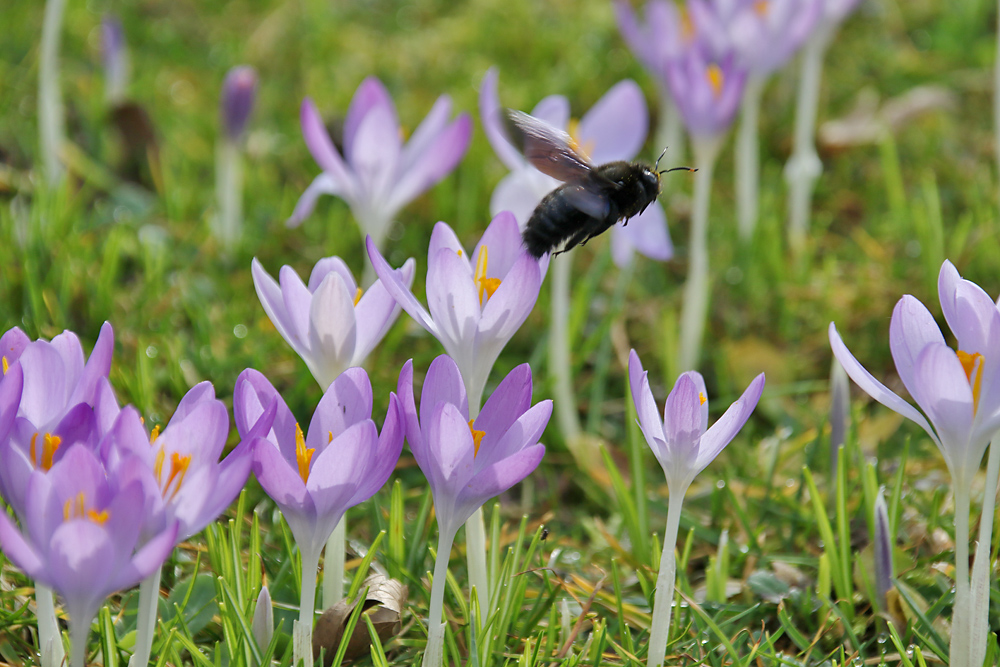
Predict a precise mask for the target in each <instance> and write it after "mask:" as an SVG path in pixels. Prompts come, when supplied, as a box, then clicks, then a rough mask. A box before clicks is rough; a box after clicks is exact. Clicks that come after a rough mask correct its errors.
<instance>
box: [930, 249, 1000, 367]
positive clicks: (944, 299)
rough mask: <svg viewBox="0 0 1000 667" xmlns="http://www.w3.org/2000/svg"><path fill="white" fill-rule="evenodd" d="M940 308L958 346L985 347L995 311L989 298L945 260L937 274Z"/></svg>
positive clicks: (999, 315)
mask: <svg viewBox="0 0 1000 667" xmlns="http://www.w3.org/2000/svg"><path fill="white" fill-rule="evenodd" d="M938 294H939V295H940V298H941V311H942V312H943V313H944V318H945V320H946V321H947V322H948V327H949V328H951V330H952V332H953V333H954V334H955V338H957V339H958V349H960V350H965V351H967V352H971V351H977V352H979V351H985V350H986V349H988V346H989V344H990V342H991V341H990V338H991V334H992V335H993V336H996V335H997V332H995V329H996V328H997V320H998V318H1000V312H998V311H997V308H996V305H995V304H994V303H993V299H991V298H990V296H989V295H988V294H987V293H986V292H985V291H983V289H982V288H981V287H979V285H976V284H975V283H973V282H970V281H968V280H962V277H961V276H960V275H959V274H958V270H957V269H956V268H955V265H954V264H952V263H951V262H949V261H948V260H945V262H944V264H942V265H941V272H940V274H939V275H938Z"/></svg>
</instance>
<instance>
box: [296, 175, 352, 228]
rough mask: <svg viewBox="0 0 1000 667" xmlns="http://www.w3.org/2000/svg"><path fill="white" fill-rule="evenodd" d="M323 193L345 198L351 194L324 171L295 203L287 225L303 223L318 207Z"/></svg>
mask: <svg viewBox="0 0 1000 667" xmlns="http://www.w3.org/2000/svg"><path fill="white" fill-rule="evenodd" d="M321 195H334V196H336V197H344V198H348V197H350V196H351V195H350V193H349V192H348V191H347V190H346V189H344V188H343V187H342V186H341V185H340V184H339V183H338V182H337V181H335V180H334V179H333V177H332V176H330V174H329V173H328V172H325V171H324V172H323V173H321V174H320V175H319V176H317V177H316V178H314V179H313V182H312V183H310V184H309V187H307V188H306V189H305V191H304V192H303V193H302V196H300V197H299V200H298V201H297V202H296V203H295V208H294V209H293V210H292V214H291V215H290V216H288V220H286V221H285V225H287V226H288V227H298V226H299V225H301V224H302V221H303V220H305V219H306V218H308V217H309V215H310V214H311V213H312V212H313V209H314V208H316V200H318V199H319V198H320V196H321Z"/></svg>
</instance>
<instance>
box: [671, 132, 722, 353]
mask: <svg viewBox="0 0 1000 667" xmlns="http://www.w3.org/2000/svg"><path fill="white" fill-rule="evenodd" d="M722 139H723V137H722V136H718V137H709V138H697V139H695V140H694V155H695V166H696V167H697V168H698V171H697V172H696V173H695V177H694V209H693V211H692V213H691V235H690V237H689V238H688V277H687V281H686V282H685V283H684V305H683V306H682V308H681V335H680V349H679V350H678V355H677V369H678V370H679V371H681V372H683V371H687V370H694V369H695V368H697V365H698V358H699V357H700V356H701V339H702V336H703V335H704V331H705V318H706V317H707V315H708V291H709V287H708V204H709V200H710V199H709V198H710V195H711V192H712V171H713V170H714V168H715V159H716V158H717V157H718V155H719V150H720V149H721V148H722Z"/></svg>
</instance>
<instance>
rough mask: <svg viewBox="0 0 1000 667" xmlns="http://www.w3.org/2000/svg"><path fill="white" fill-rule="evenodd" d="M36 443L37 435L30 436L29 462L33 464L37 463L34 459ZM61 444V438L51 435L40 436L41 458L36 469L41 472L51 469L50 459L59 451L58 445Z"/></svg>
mask: <svg viewBox="0 0 1000 667" xmlns="http://www.w3.org/2000/svg"><path fill="white" fill-rule="evenodd" d="M37 441H38V434H37V433H36V434H34V435H33V436H31V446H30V448H29V453H30V454H31V462H32V463H34V462H36V461H38V459H37V458H36V456H37V450H36V449H35V443H36V442H37ZM61 444H62V438H60V437H59V436H58V435H52V434H51V433H46V434H45V435H44V436H42V458H41V461H40V462H38V464H37V465H38V467H39V468H41V469H42V470H49V469H50V468H51V467H52V458H53V457H54V456H55V455H56V450H57V449H59V445H61Z"/></svg>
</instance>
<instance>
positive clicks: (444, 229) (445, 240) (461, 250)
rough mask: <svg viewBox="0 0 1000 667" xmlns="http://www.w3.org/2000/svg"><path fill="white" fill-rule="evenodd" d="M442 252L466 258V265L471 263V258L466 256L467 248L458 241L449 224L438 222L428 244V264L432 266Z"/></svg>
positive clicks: (470, 272)
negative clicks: (447, 251) (448, 251)
mask: <svg viewBox="0 0 1000 667" xmlns="http://www.w3.org/2000/svg"><path fill="white" fill-rule="evenodd" d="M442 250H450V251H451V252H453V253H455V254H456V255H458V256H460V257H464V258H465V260H466V264H468V263H469V256H468V255H466V254H465V246H463V245H462V242H461V241H459V240H458V236H457V235H456V234H455V230H453V229H452V228H451V227H450V226H449V225H448V223H446V222H438V223H437V224H435V225H434V229H432V230H431V240H430V243H428V244H427V263H428V264H430V263H431V262H432V261H433V260H434V258H435V257H437V256H438V253H440V252H441V251H442ZM469 275H470V276H471V275H472V268H471V267H470V268H469Z"/></svg>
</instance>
